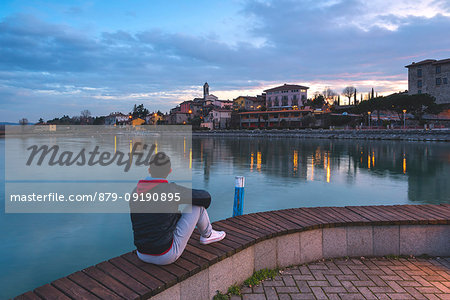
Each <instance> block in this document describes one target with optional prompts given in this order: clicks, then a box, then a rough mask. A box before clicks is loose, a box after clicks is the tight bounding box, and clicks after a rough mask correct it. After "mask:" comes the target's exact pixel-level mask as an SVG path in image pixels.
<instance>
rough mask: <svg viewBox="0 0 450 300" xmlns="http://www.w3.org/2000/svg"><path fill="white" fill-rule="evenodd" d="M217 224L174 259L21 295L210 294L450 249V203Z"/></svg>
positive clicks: (87, 275) (301, 211)
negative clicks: (338, 263) (286, 270)
mask: <svg viewBox="0 0 450 300" xmlns="http://www.w3.org/2000/svg"><path fill="white" fill-rule="evenodd" d="M213 226H214V227H215V228H218V229H223V230H226V231H227V238H226V239H225V240H223V241H222V242H219V243H215V244H211V245H207V246H204V245H200V244H199V242H198V234H194V235H193V236H192V238H191V239H190V241H189V243H188V246H187V248H186V250H185V252H184V253H183V255H182V256H181V258H180V259H179V260H178V261H176V262H175V263H174V264H171V265H168V266H155V265H151V264H145V263H143V262H141V261H139V260H138V259H137V257H136V255H135V253H133V252H130V253H127V254H124V255H122V256H120V257H116V258H113V259H111V260H109V261H108V262H103V263H101V264H99V265H97V266H93V267H90V268H88V269H86V270H83V271H82V272H77V273H74V274H72V275H69V276H68V277H65V278H62V279H59V280H57V281H55V282H52V283H51V284H48V285H45V286H43V287H40V288H37V289H35V290H34V291H33V292H28V293H26V294H23V295H20V296H18V297H17V298H18V299H37V298H34V297H39V299H42V298H43V299H53V298H55V297H56V296H58V297H59V298H61V299H66V298H67V297H70V298H75V299H77V298H94V297H97V298H103V299H111V298H115V297H114V296H117V298H120V297H121V295H124V294H127V295H137V296H136V297H134V298H140V299H147V298H150V297H152V298H154V299H180V300H181V299H210V298H212V297H213V296H214V295H215V294H216V291H217V290H219V291H221V292H226V289H227V288H228V287H229V286H230V285H232V284H235V283H236V284H241V283H242V282H243V281H244V280H245V279H246V278H247V277H250V276H251V275H252V273H253V272H254V271H256V270H260V269H263V268H274V267H280V268H281V267H287V266H290V265H298V264H302V263H307V262H311V261H315V260H317V259H321V258H334V257H345V256H355V257H360V256H375V255H376V256H383V255H401V254H403V255H416V256H417V255H421V254H428V255H433V256H449V255H450V205H448V204H443V205H396V206H359V207H318V208H298V209H288V210H281V211H272V212H263V213H254V214H249V215H244V216H239V217H236V218H229V219H227V220H223V221H219V222H216V223H214V224H213ZM75 274H78V275H77V277H76V278H77V280H74V279H73V278H74V277H73V275H75ZM92 274H95V276H94V277H92V276H93V275H92ZM62 282H64V284H61V283H62ZM89 295H90V296H91V297H89Z"/></svg>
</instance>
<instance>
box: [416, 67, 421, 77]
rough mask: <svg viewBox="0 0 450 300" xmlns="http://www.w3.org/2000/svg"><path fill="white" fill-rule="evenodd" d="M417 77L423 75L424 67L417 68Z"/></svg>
mask: <svg viewBox="0 0 450 300" xmlns="http://www.w3.org/2000/svg"><path fill="white" fill-rule="evenodd" d="M417 77H422V69H417Z"/></svg>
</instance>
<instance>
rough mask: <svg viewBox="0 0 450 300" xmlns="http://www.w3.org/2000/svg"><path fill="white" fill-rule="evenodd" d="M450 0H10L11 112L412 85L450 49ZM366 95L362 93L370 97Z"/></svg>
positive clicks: (99, 110)
mask: <svg viewBox="0 0 450 300" xmlns="http://www.w3.org/2000/svg"><path fill="white" fill-rule="evenodd" d="M449 32H450V1H449V0H423V1H417V0H371V1H363V0H348V1H345V0H342V1H340V0H327V1H320V0H307V1H288V0H277V1H265V0H248V1H211V0H209V1H153V0H152V1H144V0H142V1H60V0H58V1H57V0H55V1H39V0H20V1H10V0H2V1H1V2H0V103H1V107H0V121H9V122H17V121H18V120H19V119H20V118H24V117H25V118H28V119H29V121H30V122H36V121H37V120H38V119H39V118H40V117H42V118H44V119H45V120H48V119H52V118H54V117H60V116H62V115H63V114H68V115H70V116H73V115H79V114H80V111H81V110H84V109H88V110H90V111H91V112H92V114H93V115H94V116H95V115H107V114H109V113H111V112H113V111H121V112H124V113H128V112H129V111H130V110H131V109H132V107H133V105H134V104H135V103H137V104H140V103H143V104H144V105H145V106H146V107H147V108H148V109H149V110H150V111H153V110H158V109H159V110H161V111H168V110H169V109H170V108H172V107H174V106H176V104H177V103H179V102H181V101H183V100H190V99H192V98H193V97H198V96H201V93H202V89H201V85H202V84H203V83H204V82H205V81H208V83H209V85H210V91H211V93H213V94H214V95H216V96H218V97H219V98H220V99H230V100H231V99H233V98H235V97H237V96H239V95H256V94H260V93H261V92H262V91H263V90H264V89H266V88H270V87H274V86H276V85H279V84H283V83H297V84H302V85H307V86H309V87H310V90H309V95H312V94H313V93H314V92H315V91H322V90H323V89H324V88H325V87H330V88H332V89H334V90H335V91H337V92H342V89H343V88H344V87H345V86H347V85H353V86H355V87H356V88H357V90H358V92H364V93H367V92H368V91H369V90H370V89H371V88H372V87H374V88H375V91H377V92H378V93H381V94H388V93H392V92H397V91H403V90H405V89H407V69H406V68H404V66H405V65H407V64H409V63H411V62H412V61H420V60H423V59H426V58H433V59H444V58H450V34H449ZM358 98H359V97H358Z"/></svg>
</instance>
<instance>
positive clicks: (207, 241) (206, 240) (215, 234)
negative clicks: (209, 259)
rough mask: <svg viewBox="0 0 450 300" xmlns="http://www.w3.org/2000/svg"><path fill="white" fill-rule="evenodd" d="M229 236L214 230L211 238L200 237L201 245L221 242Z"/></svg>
mask: <svg viewBox="0 0 450 300" xmlns="http://www.w3.org/2000/svg"><path fill="white" fill-rule="evenodd" d="M226 235H227V234H226V233H225V231H216V230H214V229H212V230H211V235H210V236H209V237H207V238H206V237H202V236H200V244H202V245H208V244H211V243H214V242H218V241H221V240H223V239H224V238H225V236H226Z"/></svg>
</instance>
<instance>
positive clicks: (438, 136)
mask: <svg viewBox="0 0 450 300" xmlns="http://www.w3.org/2000/svg"><path fill="white" fill-rule="evenodd" d="M192 136H193V137H218V136H219V137H258V138H260V137H267V138H305V139H308V138H313V139H359V140H398V141H425V142H450V129H432V130H424V129H405V130H403V129H363V130H354V129H353V130H351V129H290V130H289V129H282V130H279V129H278V130H277V129H271V130H212V131H193V132H192Z"/></svg>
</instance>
